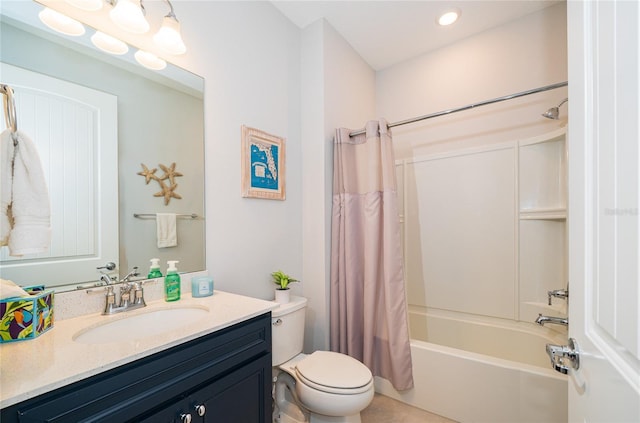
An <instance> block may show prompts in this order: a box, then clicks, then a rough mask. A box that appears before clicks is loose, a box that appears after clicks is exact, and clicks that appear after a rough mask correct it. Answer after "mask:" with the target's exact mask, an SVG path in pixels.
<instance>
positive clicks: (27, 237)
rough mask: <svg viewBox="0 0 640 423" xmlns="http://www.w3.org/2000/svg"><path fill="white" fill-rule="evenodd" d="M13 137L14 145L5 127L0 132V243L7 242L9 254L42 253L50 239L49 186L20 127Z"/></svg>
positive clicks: (37, 159)
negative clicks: (0, 147) (0, 145)
mask: <svg viewBox="0 0 640 423" xmlns="http://www.w3.org/2000/svg"><path fill="white" fill-rule="evenodd" d="M17 138H18V144H17V146H15V147H14V144H13V139H12V138H11V133H10V131H9V130H8V129H7V130H5V131H4V132H2V134H1V135H0V142H1V143H2V151H1V154H0V156H1V157H0V162H2V170H1V173H2V175H1V176H0V186H1V194H0V203H1V207H0V209H1V211H0V218H1V221H0V245H8V246H9V254H10V255H11V256H22V255H24V254H38V253H45V252H47V251H48V250H49V244H50V243H51V224H50V214H51V206H50V204H49V190H48V189H47V183H46V181H45V177H44V172H43V169H42V163H41V162H40V156H39V154H38V150H37V148H36V145H35V144H34V143H33V141H31V139H30V138H29V137H28V136H27V135H26V134H24V133H23V132H21V131H18V132H17ZM12 170H13V174H12Z"/></svg>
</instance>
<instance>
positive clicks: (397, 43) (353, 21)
mask: <svg viewBox="0 0 640 423" xmlns="http://www.w3.org/2000/svg"><path fill="white" fill-rule="evenodd" d="M560 1H563V0H501V1H484V0H475V1H473V0H471V1H469V0H467V1H455V0H422V1H401V0H386V1H363V0H350V1H311V0H309V1H307V0H302V1H301V0H299V1H283V0H272V3H273V4H274V6H275V7H277V8H278V9H279V10H280V11H281V12H282V13H283V14H284V15H285V16H286V17H288V18H289V19H290V20H291V21H292V22H293V23H294V24H296V25H298V26H299V27H300V28H304V27H306V26H307V25H309V24H311V23H313V22H315V21H316V20H318V19H320V18H325V19H326V20H327V21H328V22H329V23H330V24H331V26H333V27H334V28H335V29H336V30H337V31H338V32H339V33H340V34H341V35H342V36H343V37H344V38H345V39H346V40H347V42H349V44H351V46H352V47H353V48H354V49H355V50H356V51H357V52H358V53H359V54H360V55H361V56H362V58H363V59H364V60H365V61H366V62H367V63H369V65H370V66H371V67H372V68H373V69H374V70H380V69H384V68H386V67H389V66H392V65H394V64H396V63H399V62H402V61H405V60H407V59H410V58H413V57H416V56H419V55H421V54H424V53H426V52H429V51H432V50H435V49H437V48H440V47H442V46H445V45H447V44H451V43H453V42H455V41H457V40H460V39H463V38H466V37H469V36H471V35H473V34H477V33H479V32H482V31H484V30H487V29H489V28H493V27H495V26H498V25H502V24H504V23H506V22H510V21H512V20H515V19H518V18H520V17H521V16H524V15H527V14H529V13H532V12H535V11H537V10H540V9H543V8H545V7H549V6H552V5H554V4H557V3H559V2H560ZM450 8H457V9H459V10H460V11H461V12H462V14H461V17H460V19H459V20H458V22H456V23H455V24H453V25H451V26H449V27H442V26H440V25H438V24H437V23H436V19H437V18H438V16H439V15H440V14H441V13H442V12H443V11H446V10H448V9H450Z"/></svg>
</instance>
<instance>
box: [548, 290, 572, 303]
mask: <svg viewBox="0 0 640 423" xmlns="http://www.w3.org/2000/svg"><path fill="white" fill-rule="evenodd" d="M547 297H549V305H551V299H552V298H553V297H556V298H564V299H567V298H569V290H568V289H554V290H553V291H547Z"/></svg>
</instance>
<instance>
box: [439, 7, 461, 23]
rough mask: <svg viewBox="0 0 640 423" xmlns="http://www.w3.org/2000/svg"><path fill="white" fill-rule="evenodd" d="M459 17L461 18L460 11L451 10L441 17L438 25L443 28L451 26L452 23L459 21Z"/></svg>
mask: <svg viewBox="0 0 640 423" xmlns="http://www.w3.org/2000/svg"><path fill="white" fill-rule="evenodd" d="M459 17H460V11H459V10H449V11H447V12H445V13H443V14H442V15H440V17H439V18H438V24H439V25H442V26H447V25H451V24H452V23H454V22H455V21H457V20H458V18H459Z"/></svg>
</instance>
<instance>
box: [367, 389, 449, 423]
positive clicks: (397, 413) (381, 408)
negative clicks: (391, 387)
mask: <svg viewBox="0 0 640 423" xmlns="http://www.w3.org/2000/svg"><path fill="white" fill-rule="evenodd" d="M360 416H361V418H362V423H455V422H454V421H453V420H449V419H447V418H444V417H441V416H438V415H437V414H432V413H429V412H427V411H423V410H420V409H419V408H415V407H412V406H410V405H407V404H404V403H402V402H400V401H396V400H394V399H391V398H389V397H386V396H384V395H380V394H376V395H375V397H374V398H373V401H372V402H371V404H370V405H369V407H367V408H365V409H364V410H363V411H362V412H361V413H360Z"/></svg>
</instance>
